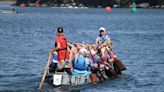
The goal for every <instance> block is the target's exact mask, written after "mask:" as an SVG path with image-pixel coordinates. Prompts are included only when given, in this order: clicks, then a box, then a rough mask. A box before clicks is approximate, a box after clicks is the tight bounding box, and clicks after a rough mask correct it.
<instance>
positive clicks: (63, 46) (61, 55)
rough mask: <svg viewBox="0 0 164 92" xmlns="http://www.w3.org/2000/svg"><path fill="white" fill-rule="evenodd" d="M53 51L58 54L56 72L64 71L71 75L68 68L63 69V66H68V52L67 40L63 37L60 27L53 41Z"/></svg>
mask: <svg viewBox="0 0 164 92" xmlns="http://www.w3.org/2000/svg"><path fill="white" fill-rule="evenodd" d="M53 50H54V51H57V52H58V63H57V66H58V69H57V70H58V71H63V70H65V71H66V72H67V73H69V74H71V73H70V71H69V68H65V65H68V64H67V63H68V62H67V61H68V60H69V52H68V51H67V38H66V37H65V35H64V30H63V28H62V27H58V28H57V37H56V40H55V48H54V49H53Z"/></svg>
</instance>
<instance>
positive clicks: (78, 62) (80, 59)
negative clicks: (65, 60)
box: [73, 55, 90, 70]
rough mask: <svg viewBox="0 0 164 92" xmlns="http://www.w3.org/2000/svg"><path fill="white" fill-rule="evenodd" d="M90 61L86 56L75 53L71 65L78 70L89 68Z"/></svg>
mask: <svg viewBox="0 0 164 92" xmlns="http://www.w3.org/2000/svg"><path fill="white" fill-rule="evenodd" d="M89 65H90V61H89V59H88V58H86V57H84V56H82V55H77V56H75V58H74V62H73V67H74V69H78V70H89Z"/></svg>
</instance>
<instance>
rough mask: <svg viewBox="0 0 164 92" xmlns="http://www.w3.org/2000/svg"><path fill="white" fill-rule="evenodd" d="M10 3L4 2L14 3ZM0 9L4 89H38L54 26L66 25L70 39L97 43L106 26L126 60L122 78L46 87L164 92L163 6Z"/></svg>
mask: <svg viewBox="0 0 164 92" xmlns="http://www.w3.org/2000/svg"><path fill="white" fill-rule="evenodd" d="M10 8H12V7H11V6H0V9H10ZM15 8H16V9H18V10H19V11H21V12H22V13H20V14H0V91H1V92H36V91H37V87H38V86H39V83H40V80H41V73H42V72H43V67H44V66H45V64H46V63H47V58H48V53H49V49H50V47H53V45H54V40H55V37H56V35H55V33H56V32H55V29H56V27H58V26H62V27H64V29H65V34H66V35H67V38H68V39H69V41H70V42H76V41H79V42H81V41H86V42H88V43H93V42H94V40H95V37H96V35H97V34H98V29H99V27H100V26H104V27H106V29H107V32H108V33H109V34H110V36H111V39H112V40H113V45H114V48H115V52H116V53H117V55H118V56H119V58H120V59H121V60H122V61H123V62H124V63H125V64H126V67H127V71H125V72H123V75H122V76H121V78H119V79H115V80H111V81H106V82H104V83H100V84H97V85H92V84H88V85H84V86H77V87H59V88H54V87H53V86H52V85H51V84H49V83H47V82H46V83H45V85H44V90H43V91H45V92H90V91H92V92H164V12H163V10H162V9H138V11H137V13H136V14H133V13H131V12H130V10H131V9H113V10H112V12H110V13H109V12H105V10H104V9H94V8H93V9H66V8H19V7H15Z"/></svg>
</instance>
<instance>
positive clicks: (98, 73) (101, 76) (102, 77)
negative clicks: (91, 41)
mask: <svg viewBox="0 0 164 92" xmlns="http://www.w3.org/2000/svg"><path fill="white" fill-rule="evenodd" d="M88 50H89V53H90V55H91V57H92V59H93V62H96V61H95V58H94V56H93V55H92V53H91V51H90V49H89V48H88ZM96 74H97V76H98V78H99V79H100V81H104V80H105V78H104V76H103V75H102V73H101V71H100V63H98V71H97V73H96Z"/></svg>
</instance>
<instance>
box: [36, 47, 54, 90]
mask: <svg viewBox="0 0 164 92" xmlns="http://www.w3.org/2000/svg"><path fill="white" fill-rule="evenodd" d="M51 58H52V49H50V52H49V57H48V62H47V64H46V67H45V70H44V73H43V76H42V79H41V82H40V85H39V88H38V89H39V90H40V89H41V88H42V86H43V83H44V80H45V78H46V75H47V72H48V69H49V65H50V62H51Z"/></svg>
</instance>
